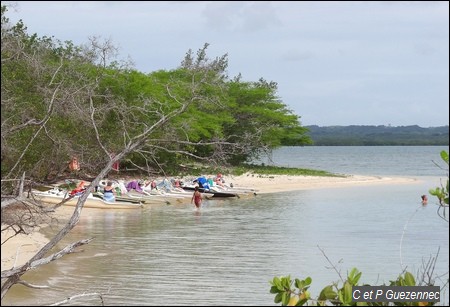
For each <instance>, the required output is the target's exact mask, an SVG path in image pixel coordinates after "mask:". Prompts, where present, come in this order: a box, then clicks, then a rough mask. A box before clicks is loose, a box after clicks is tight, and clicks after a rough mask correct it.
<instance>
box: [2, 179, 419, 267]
mask: <svg viewBox="0 0 450 307" xmlns="http://www.w3.org/2000/svg"><path fill="white" fill-rule="evenodd" d="M224 179H225V181H226V184H231V183H232V184H233V186H234V187H236V188H248V189H254V190H255V191H256V193H257V194H265V193H279V192H287V191H296V190H307V189H320V188H339V187H349V186H357V185H376V184H391V185H395V184H410V183H414V182H417V179H415V178H405V177H376V176H348V177H315V176H287V175H263V176H261V175H256V174H244V175H241V176H225V178H224ZM187 203H189V201H188V202H187ZM73 210H74V208H73V207H68V206H62V207H60V208H58V209H57V210H56V212H55V213H53V214H54V215H55V216H56V217H57V218H58V219H57V220H58V221H59V223H60V224H61V223H64V221H67V220H68V219H69V218H70V216H71V215H72V213H73ZM86 210H89V209H88V208H85V209H83V212H86ZM83 212H82V214H81V218H83ZM62 226H63V225H61V226H60V227H59V228H58V227H55V229H60V228H61V227H62ZM2 229H3V226H2ZM8 235H9V234H8V233H4V232H2V235H1V240H2V242H3V241H4V240H5V239H6V238H7V237H8ZM48 241H49V239H48V238H46V237H45V236H43V235H42V234H41V233H40V232H39V229H36V231H34V232H32V233H29V234H20V235H18V236H15V237H14V238H12V239H10V240H8V241H7V242H6V243H4V244H2V248H1V253H2V264H1V268H2V271H3V270H7V269H11V268H13V267H17V266H20V265H22V264H24V263H25V262H26V261H28V260H29V259H30V258H31V257H32V256H34V254H35V253H36V252H37V251H39V249H40V248H42V247H43V246H44V245H45V244H46V243H47V242H48Z"/></svg>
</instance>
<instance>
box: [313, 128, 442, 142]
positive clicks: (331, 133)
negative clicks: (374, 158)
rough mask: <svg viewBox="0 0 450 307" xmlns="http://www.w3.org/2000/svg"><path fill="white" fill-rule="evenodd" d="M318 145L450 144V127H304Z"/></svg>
mask: <svg viewBox="0 0 450 307" xmlns="http://www.w3.org/2000/svg"><path fill="white" fill-rule="evenodd" d="M305 127H306V128H308V129H309V131H310V132H309V135H310V136H311V139H312V140H313V142H314V144H313V145H316V146H324V145H326V146H361V145H362V146H380V145H443V146H445V145H447V146H448V145H449V141H448V134H449V126H441V127H430V128H422V127H419V126H417V125H414V126H399V127H390V126H356V125H352V126H326V127H319V126H315V125H314V126H305Z"/></svg>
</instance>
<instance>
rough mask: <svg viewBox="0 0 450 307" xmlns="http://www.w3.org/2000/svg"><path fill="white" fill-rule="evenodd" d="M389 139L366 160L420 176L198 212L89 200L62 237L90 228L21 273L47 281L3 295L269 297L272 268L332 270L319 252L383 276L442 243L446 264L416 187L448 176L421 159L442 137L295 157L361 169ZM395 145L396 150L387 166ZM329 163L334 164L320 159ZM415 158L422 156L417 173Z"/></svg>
mask: <svg viewBox="0 0 450 307" xmlns="http://www.w3.org/2000/svg"><path fill="white" fill-rule="evenodd" d="M391 149H392V152H391V153H389V152H383V153H378V154H379V155H382V156H384V157H391V158H389V159H388V161H385V163H379V169H378V171H376V172H375V171H374V170H375V169H376V165H375V164H374V163H375V162H373V164H370V165H369V164H367V167H366V168H367V172H368V173H369V174H370V173H372V171H373V173H374V174H377V175H380V174H381V175H382V174H389V175H392V174H394V175H398V176H407V177H412V178H415V179H417V180H415V181H414V182H412V183H408V184H399V185H372V186H358V187H346V188H327V189H317V190H316V189H315V190H308V191H295V192H289V193H273V194H264V195H263V194H261V195H257V196H256V197H254V198H249V199H239V200H230V199H227V200H207V201H205V204H204V207H203V208H202V210H201V211H200V212H198V211H194V210H193V209H192V207H191V206H189V205H176V206H160V207H152V208H148V207H147V208H145V209H144V210H143V211H142V212H128V211H127V212H124V211H121V212H115V211H109V212H108V211H96V212H95V214H90V215H87V216H86V217H84V218H83V219H82V220H81V221H80V223H79V224H78V225H77V226H76V228H75V229H74V231H73V233H72V234H71V235H70V236H69V237H68V238H66V240H65V242H71V241H73V240H75V239H82V238H89V237H94V238H95V239H94V240H93V241H92V242H91V243H90V244H89V245H87V246H85V247H84V248H83V250H84V251H83V252H82V253H76V254H72V255H68V256H66V257H64V258H63V259H60V260H58V261H56V262H54V263H52V264H50V265H47V266H45V267H43V268H40V269H38V270H36V271H35V272H30V273H28V274H27V275H26V279H27V280H29V281H30V282H35V283H42V280H41V279H42V278H43V277H44V280H45V281H44V283H45V284H48V285H50V286H51V288H50V289H43V290H31V289H26V288H23V287H21V286H17V287H15V288H13V289H12V290H11V292H10V293H8V296H7V297H6V298H5V299H4V301H3V302H2V305H10V304H13V305H22V304H24V305H39V304H41V305H42V304H49V303H52V302H55V301H59V300H61V299H63V298H65V297H68V296H71V295H75V294H79V293H82V292H84V291H86V292H102V293H106V294H105V295H104V297H103V298H104V303H105V305H123V306H124V305H134V306H138V305H155V306H156V305H235V306H237V305H275V304H274V303H273V295H271V294H270V293H269V289H270V285H269V280H271V279H272V278H273V277H274V276H280V275H288V274H290V275H291V276H292V277H299V278H305V277H306V276H311V278H312V279H313V283H312V287H311V292H312V294H313V296H314V295H318V294H319V292H320V290H321V289H322V288H323V287H324V286H325V285H327V284H329V283H331V282H333V281H338V280H339V276H338V274H337V273H336V272H335V271H334V270H333V269H332V268H330V267H331V265H330V263H329V262H328V260H327V259H326V257H328V258H329V260H330V261H331V262H332V263H333V264H334V265H335V266H336V268H337V269H338V270H340V271H341V274H342V275H345V274H346V272H347V271H349V270H350V269H351V268H352V267H357V268H358V269H359V270H360V271H362V272H363V275H362V278H361V281H362V282H365V283H369V284H380V283H387V282H389V280H391V279H394V278H396V277H397V275H398V274H399V273H400V272H401V271H402V269H403V268H405V267H406V268H407V269H408V270H410V271H411V272H413V273H416V272H417V271H419V270H420V269H421V266H422V263H423V261H425V260H428V259H429V257H432V256H435V255H436V253H437V251H438V250H439V249H440V253H439V256H438V262H437V265H436V272H440V273H448V264H449V253H448V249H449V248H448V242H449V238H448V233H449V229H448V223H447V222H444V221H443V220H441V219H440V218H438V217H437V215H436V209H437V207H436V201H434V200H433V198H432V197H430V202H429V204H428V205H427V206H425V207H422V206H421V204H420V195H421V194H425V193H427V191H428V189H429V188H430V187H434V186H437V185H439V183H440V178H441V177H443V176H445V173H444V174H442V170H438V171H435V170H434V168H435V167H436V166H435V165H434V164H433V163H431V164H430V165H428V166H427V167H424V168H422V165H421V164H422V163H424V161H428V162H430V161H431V160H432V159H433V160H435V161H439V150H438V149H439V148H433V150H431V149H430V148H429V147H424V148H422V149H423V152H421V151H420V148H415V149H414V150H411V149H410V150H403V151H399V149H398V148H388V147H386V148H378V147H377V148H375V150H374V148H367V150H368V151H367V153H366V154H362V153H361V150H363V148H358V149H354V150H358V154H348V153H344V151H343V149H340V150H342V152H341V153H339V152H340V150H336V149H335V148H328V150H329V152H328V155H326V154H325V150H326V148H320V151H323V153H322V154H318V153H314V154H313V155H312V156H310V157H309V158H307V157H306V156H305V155H306V154H305V153H303V154H302V158H301V160H302V161H315V162H314V163H316V164H317V165H319V164H320V157H323V159H324V160H325V159H326V160H333V161H334V164H333V163H331V162H323V165H325V167H312V168H319V169H325V170H330V171H336V172H341V171H338V170H339V167H340V166H339V165H344V164H345V165H349V167H348V171H347V172H346V173H355V174H367V173H365V172H362V170H363V169H364V168H363V167H362V166H361V165H362V164H363V162H361V160H364V161H366V160H365V159H366V158H367V157H366V155H370V154H371V153H372V155H376V153H377V152H378V151H389V150H391ZM292 150H300V151H301V150H303V148H300V149H299V148H283V149H282V151H283V152H284V153H283V154H280V153H278V154H277V153H276V152H275V153H274V156H273V160H274V161H289V163H293V162H292V161H293V160H288V158H286V156H285V157H284V158H282V155H292V152H291V151H292ZM346 150H348V151H350V152H351V150H352V148H351V147H349V148H347V149H346ZM402 152H403V156H399V155H400V154H401V153H402ZM296 154H298V152H297V153H296ZM277 155H278V156H277ZM339 155H340V156H339ZM280 156H281V157H280ZM294 156H296V155H294ZM425 156H426V157H425ZM329 157H332V159H331V158H329ZM348 157H352V159H354V160H353V162H352V161H347V160H348V159H349V158H348ZM358 157H359V158H360V159H359V160H356V159H357V158H358ZM392 157H395V159H397V161H398V163H396V164H395V163H394V164H395V165H396V166H395V168H394V166H392V159H394V158H392ZM416 158H417V160H414V159H416ZM277 159H278V160H277ZM386 159H387V158H386ZM342 160H346V161H342ZM378 160H379V157H378V158H377V157H376V156H372V158H371V159H370V161H378ZM405 160H407V161H408V163H405V162H404V161H405ZM339 161H340V162H339ZM278 163H280V162H278ZM289 163H286V164H289ZM296 163H297V164H301V163H299V162H296ZM327 163H331V164H333V165H334V168H331V167H330V169H328V166H327V165H328V164H327ZM366 163H368V162H366ZM350 165H354V166H355V167H354V168H353V169H352V168H351V167H350ZM400 165H401V166H400ZM414 165H421V167H420V168H418V169H419V170H417V174H416V175H414V172H413V171H412V169H413V168H414ZM291 166H292V165H291ZM338 166H339V167H338ZM305 167H307V166H305ZM391 173H392V174H391ZM440 175H442V176H440ZM132 211H135V210H132ZM136 211H137V210H136ZM321 250H322V251H323V252H322V251H321ZM324 253H325V255H326V257H325V255H324ZM446 278H448V275H446ZM444 279H445V278H444ZM446 300H447V302H448V292H447V294H446ZM96 303H98V304H99V301H98V300H97V301H91V300H89V301H87V302H85V303H83V301H77V302H76V303H74V304H75V305H81V304H89V305H92V304H96Z"/></svg>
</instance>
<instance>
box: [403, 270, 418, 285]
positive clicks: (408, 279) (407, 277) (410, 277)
mask: <svg viewBox="0 0 450 307" xmlns="http://www.w3.org/2000/svg"><path fill="white" fill-rule="evenodd" d="M405 283H406V286H415V285H416V280H415V279H414V276H413V275H412V274H411V273H409V272H406V273H405Z"/></svg>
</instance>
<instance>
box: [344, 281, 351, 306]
mask: <svg viewBox="0 0 450 307" xmlns="http://www.w3.org/2000/svg"><path fill="white" fill-rule="evenodd" d="M351 302H352V285H351V284H350V283H349V282H345V284H344V301H343V303H344V305H350V304H351Z"/></svg>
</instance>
